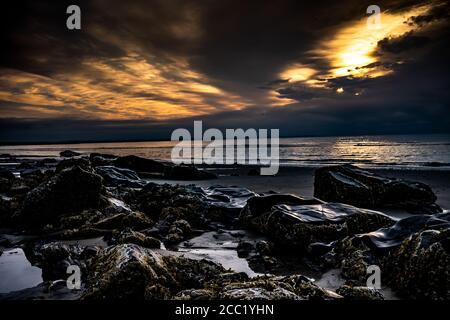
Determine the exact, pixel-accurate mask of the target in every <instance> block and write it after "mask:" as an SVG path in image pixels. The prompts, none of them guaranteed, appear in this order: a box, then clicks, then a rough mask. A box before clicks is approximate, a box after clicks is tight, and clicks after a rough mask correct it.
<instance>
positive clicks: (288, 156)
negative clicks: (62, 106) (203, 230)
mask: <svg viewBox="0 0 450 320" xmlns="http://www.w3.org/2000/svg"><path fill="white" fill-rule="evenodd" d="M177 143H178V142H174V141H147V142H109V143H81V144H52V145H21V146H0V154H11V155H15V156H17V157H54V156H58V155H59V152H61V151H63V150H67V149H70V150H73V151H77V152H81V153H91V152H99V153H108V154H114V155H118V156H124V155H137V156H141V157H145V158H151V159H160V160H170V159H171V151H172V148H173V146H175V145H176V144H177ZM206 144H208V143H205V144H204V145H206ZM269 150H270V148H269ZM279 158H280V165H281V166H299V167H304V166H307V167H319V166H324V165H332V164H343V163H353V164H356V165H359V166H361V167H366V168H376V167H379V168H381V167H382V168H402V169H439V170H450V135H391V136H353V137H313V138H281V139H280V148H279Z"/></svg>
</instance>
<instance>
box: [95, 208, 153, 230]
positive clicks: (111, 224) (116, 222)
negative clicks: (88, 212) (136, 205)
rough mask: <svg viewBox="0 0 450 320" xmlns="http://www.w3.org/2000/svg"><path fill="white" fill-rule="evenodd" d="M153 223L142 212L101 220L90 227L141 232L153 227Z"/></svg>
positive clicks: (122, 214) (126, 213)
mask: <svg viewBox="0 0 450 320" xmlns="http://www.w3.org/2000/svg"><path fill="white" fill-rule="evenodd" d="M153 224H154V223H153V221H152V220H151V219H150V218H149V217H147V216H146V215H144V214H143V213H142V212H134V211H131V212H125V213H118V214H115V215H113V216H110V217H107V218H105V219H102V220H100V221H98V222H95V223H93V224H92V227H94V228H99V229H110V230H111V229H119V230H121V229H124V228H127V227H128V228H131V229H133V230H141V229H145V228H148V227H151V226H152V225H153Z"/></svg>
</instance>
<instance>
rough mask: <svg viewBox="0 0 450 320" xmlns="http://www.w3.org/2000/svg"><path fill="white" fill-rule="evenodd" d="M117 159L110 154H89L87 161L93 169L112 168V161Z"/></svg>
mask: <svg viewBox="0 0 450 320" xmlns="http://www.w3.org/2000/svg"><path fill="white" fill-rule="evenodd" d="M115 159H117V156H115V155H112V154H103V153H91V154H90V155H89V160H90V161H91V164H92V165H93V166H94V167H98V166H112V165H113V161H114V160H115Z"/></svg>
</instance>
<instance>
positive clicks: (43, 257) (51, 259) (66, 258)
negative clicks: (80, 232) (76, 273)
mask: <svg viewBox="0 0 450 320" xmlns="http://www.w3.org/2000/svg"><path fill="white" fill-rule="evenodd" d="M82 253H83V248H82V247H81V246H78V245H66V244H62V243H59V242H51V243H47V244H44V245H41V246H37V247H36V248H35V249H34V252H33V253H32V256H30V255H29V254H28V257H29V258H30V260H31V261H33V262H34V263H35V264H37V265H38V266H39V267H41V268H42V278H43V279H44V281H47V280H58V279H66V278H67V277H68V274H67V268H68V267H69V266H71V265H76V266H78V267H80V269H82V270H83V271H84V270H85V267H86V265H85V263H84V261H83V259H82V258H81V257H82ZM84 258H87V257H84Z"/></svg>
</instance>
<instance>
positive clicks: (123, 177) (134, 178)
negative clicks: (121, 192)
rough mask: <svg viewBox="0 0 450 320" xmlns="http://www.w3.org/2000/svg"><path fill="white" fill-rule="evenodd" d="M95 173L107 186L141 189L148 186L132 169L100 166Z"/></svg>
mask: <svg viewBox="0 0 450 320" xmlns="http://www.w3.org/2000/svg"><path fill="white" fill-rule="evenodd" d="M95 171H96V172H97V174H99V175H101V176H102V177H103V179H104V181H105V184H106V186H110V187H117V186H125V187H130V188H141V187H142V186H144V185H145V184H146V182H144V181H142V180H141V179H140V178H139V176H138V175H137V173H136V172H134V171H133V170H130V169H124V168H117V167H113V166H98V167H96V168H95Z"/></svg>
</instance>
